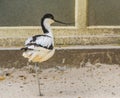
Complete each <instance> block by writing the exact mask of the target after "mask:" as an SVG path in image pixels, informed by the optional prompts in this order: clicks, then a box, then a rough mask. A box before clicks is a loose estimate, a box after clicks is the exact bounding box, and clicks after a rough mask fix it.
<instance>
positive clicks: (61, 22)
mask: <svg viewBox="0 0 120 98" xmlns="http://www.w3.org/2000/svg"><path fill="white" fill-rule="evenodd" d="M54 21H55V22H57V23H61V24H66V25H71V24H74V23H65V22H61V21H59V20H55V19H54Z"/></svg>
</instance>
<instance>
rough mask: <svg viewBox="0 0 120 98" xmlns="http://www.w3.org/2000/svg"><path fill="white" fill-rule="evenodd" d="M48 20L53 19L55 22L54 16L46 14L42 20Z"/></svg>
mask: <svg viewBox="0 0 120 98" xmlns="http://www.w3.org/2000/svg"><path fill="white" fill-rule="evenodd" d="M46 18H49V19H53V20H54V16H53V15H52V14H50V13H47V14H45V15H44V16H43V17H42V19H46Z"/></svg>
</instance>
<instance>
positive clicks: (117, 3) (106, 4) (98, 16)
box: [88, 0, 120, 26]
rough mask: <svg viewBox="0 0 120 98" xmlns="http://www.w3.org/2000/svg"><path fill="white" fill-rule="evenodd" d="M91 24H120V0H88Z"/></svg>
mask: <svg viewBox="0 0 120 98" xmlns="http://www.w3.org/2000/svg"><path fill="white" fill-rule="evenodd" d="M88 6H89V7H88V10H89V14H88V17H89V25H108V26H110V25H115V26H117V25H120V12H119V11H120V0H88Z"/></svg>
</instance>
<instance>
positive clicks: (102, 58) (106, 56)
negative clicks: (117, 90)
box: [0, 47, 120, 68]
mask: <svg viewBox="0 0 120 98" xmlns="http://www.w3.org/2000/svg"><path fill="white" fill-rule="evenodd" d="M0 54H1V55H0V66H1V67H22V66H25V65H27V59H24V58H23V57H22V51H20V50H18V49H12V50H10V49H8V50H7V49H1V50H0ZM119 54H120V47H116V48H115V47H109V48H105V47H104V48H102V47H98V48H96V47H93V48H91V47H87V48H86V47H82V48H79V47H77V48H57V49H56V52H55V55H54V56H53V57H52V58H51V59H50V60H48V61H46V62H43V63H41V65H42V66H44V67H45V68H48V67H53V66H64V65H67V66H76V67H80V66H84V65H85V64H86V63H88V62H90V63H92V64H95V63H106V64H120V55H119Z"/></svg>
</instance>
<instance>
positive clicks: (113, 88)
mask: <svg viewBox="0 0 120 98" xmlns="http://www.w3.org/2000/svg"><path fill="white" fill-rule="evenodd" d="M2 70H5V69H2ZM39 78H40V84H41V90H42V93H43V94H44V96H43V97H40V96H38V94H39V93H38V85H37V82H36V75H35V73H34V72H33V73H31V71H30V67H27V66H25V67H23V68H21V69H15V70H14V71H12V73H11V74H10V76H7V77H5V80H2V81H0V98H120V66H119V65H115V64H113V65H107V64H100V63H96V64H94V65H93V64H90V63H86V64H85V66H84V67H79V68H77V67H69V66H63V67H60V66H56V67H53V68H47V69H42V70H41V71H40V74H39Z"/></svg>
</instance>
